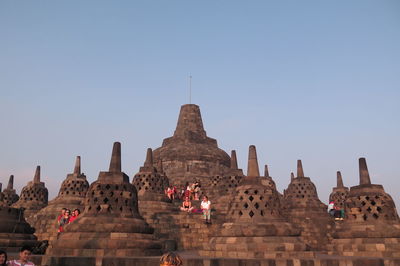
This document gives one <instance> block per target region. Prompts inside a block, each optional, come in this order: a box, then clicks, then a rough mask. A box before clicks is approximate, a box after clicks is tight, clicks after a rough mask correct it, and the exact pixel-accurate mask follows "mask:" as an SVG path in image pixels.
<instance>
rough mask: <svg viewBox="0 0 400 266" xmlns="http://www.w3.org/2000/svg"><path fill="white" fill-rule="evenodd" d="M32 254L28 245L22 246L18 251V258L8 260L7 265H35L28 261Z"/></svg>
mask: <svg viewBox="0 0 400 266" xmlns="http://www.w3.org/2000/svg"><path fill="white" fill-rule="evenodd" d="M31 254H32V249H31V248H30V247H29V246H23V247H22V248H21V250H20V252H19V260H10V261H9V262H8V264H7V265H9V266H35V264H34V263H33V262H31V261H29V257H30V256H31Z"/></svg>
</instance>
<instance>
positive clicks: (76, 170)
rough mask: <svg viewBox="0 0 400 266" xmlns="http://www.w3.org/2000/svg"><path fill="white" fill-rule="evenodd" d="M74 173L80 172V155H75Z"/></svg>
mask: <svg viewBox="0 0 400 266" xmlns="http://www.w3.org/2000/svg"><path fill="white" fill-rule="evenodd" d="M74 174H77V175H80V174H81V156H76V160H75V167H74Z"/></svg>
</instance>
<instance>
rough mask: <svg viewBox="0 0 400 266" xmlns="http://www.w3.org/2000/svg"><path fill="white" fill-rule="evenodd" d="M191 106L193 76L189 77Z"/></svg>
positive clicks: (190, 102) (190, 100)
mask: <svg viewBox="0 0 400 266" xmlns="http://www.w3.org/2000/svg"><path fill="white" fill-rule="evenodd" d="M189 104H192V75H189Z"/></svg>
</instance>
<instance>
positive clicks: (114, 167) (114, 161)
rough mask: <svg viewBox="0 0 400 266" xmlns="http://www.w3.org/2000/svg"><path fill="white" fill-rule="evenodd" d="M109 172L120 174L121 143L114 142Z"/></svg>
mask: <svg viewBox="0 0 400 266" xmlns="http://www.w3.org/2000/svg"><path fill="white" fill-rule="evenodd" d="M109 172H121V143H120V142H114V145H113V150H112V155H111V161H110V169H109Z"/></svg>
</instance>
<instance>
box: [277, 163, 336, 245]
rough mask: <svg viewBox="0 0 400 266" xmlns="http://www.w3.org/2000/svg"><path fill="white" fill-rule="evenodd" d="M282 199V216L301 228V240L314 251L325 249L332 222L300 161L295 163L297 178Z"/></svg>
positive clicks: (292, 181)
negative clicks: (305, 174)
mask: <svg viewBox="0 0 400 266" xmlns="http://www.w3.org/2000/svg"><path fill="white" fill-rule="evenodd" d="M283 197H284V199H283V202H284V204H283V210H284V215H285V217H287V218H288V219H289V221H291V222H293V223H294V224H296V225H298V226H299V227H301V229H302V238H303V240H304V241H305V242H306V243H307V244H308V245H309V246H311V247H312V248H313V249H315V250H322V249H325V245H326V244H327V237H326V236H327V233H328V231H329V229H330V228H331V226H332V225H333V223H332V222H333V221H332V219H331V217H330V216H329V215H328V213H327V206H326V205H325V204H324V203H322V202H321V201H320V200H319V198H318V193H317V189H316V187H315V185H314V183H313V182H312V181H311V179H310V178H309V177H306V176H304V171H303V165H302V163H301V160H298V161H297V177H296V178H293V179H292V180H291V182H290V184H289V186H288V188H287V189H286V190H285V192H284V195H283Z"/></svg>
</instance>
